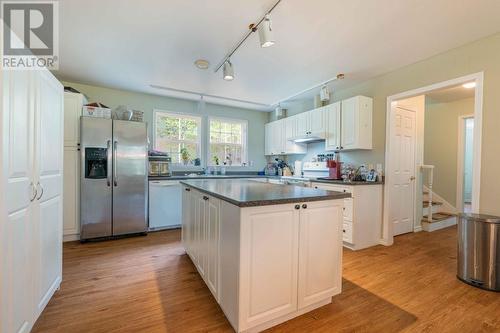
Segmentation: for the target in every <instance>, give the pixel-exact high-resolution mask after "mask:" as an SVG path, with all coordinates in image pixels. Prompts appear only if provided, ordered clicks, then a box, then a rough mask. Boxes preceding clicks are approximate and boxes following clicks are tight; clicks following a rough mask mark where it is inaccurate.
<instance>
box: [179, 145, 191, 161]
mask: <svg viewBox="0 0 500 333" xmlns="http://www.w3.org/2000/svg"><path fill="white" fill-rule="evenodd" d="M189 157H190V156H189V151H188V150H187V148H186V147H184V148H181V159H182V163H184V165H187V164H188V163H189Z"/></svg>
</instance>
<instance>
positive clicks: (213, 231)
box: [205, 197, 220, 299]
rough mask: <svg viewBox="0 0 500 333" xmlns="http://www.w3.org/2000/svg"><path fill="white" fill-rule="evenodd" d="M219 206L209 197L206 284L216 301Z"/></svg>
mask: <svg viewBox="0 0 500 333" xmlns="http://www.w3.org/2000/svg"><path fill="white" fill-rule="evenodd" d="M219 206H220V201H219V200H218V199H216V198H214V197H209V199H208V200H206V205H205V208H206V211H205V225H206V240H207V243H206V244H207V247H206V252H207V265H206V282H207V286H208V288H210V290H211V291H212V294H213V295H214V297H215V298H216V299H218V291H219V287H218V283H219V274H218V273H219V272H218V267H219Z"/></svg>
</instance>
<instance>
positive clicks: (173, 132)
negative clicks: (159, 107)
mask: <svg viewBox="0 0 500 333" xmlns="http://www.w3.org/2000/svg"><path fill="white" fill-rule="evenodd" d="M156 135H157V136H159V137H160V138H167V139H169V140H176V139H178V138H179V119H178V118H173V117H169V116H159V117H157V123H156Z"/></svg>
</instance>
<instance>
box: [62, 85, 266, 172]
mask: <svg viewBox="0 0 500 333" xmlns="http://www.w3.org/2000/svg"><path fill="white" fill-rule="evenodd" d="M63 84H64V85H65V86H71V87H73V88H75V89H76V90H78V91H80V92H82V93H83V94H85V95H86V96H87V98H88V99H89V102H101V103H103V104H105V105H107V106H109V107H111V108H115V107H117V106H119V105H125V106H127V107H128V108H130V109H134V110H140V111H144V121H145V122H147V124H148V132H149V139H150V142H151V145H152V144H153V136H152V133H153V110H155V109H161V110H166V111H174V112H181V113H188V114H195V115H201V116H202V117H203V119H204V124H205V125H206V119H207V117H208V116H218V117H226V118H235V119H244V120H247V121H248V161H253V164H254V166H253V167H246V168H244V170H248V171H250V170H262V169H263V168H264V166H265V163H266V159H265V157H264V124H265V123H266V122H267V120H268V114H267V112H260V111H254V110H247V109H241V108H234V107H228V106H223V105H215V104H209V103H206V104H205V105H204V107H199V105H198V104H199V103H198V102H197V101H190V100H184V99H179V98H171V97H166V96H158V95H151V94H144V93H136V92H131V91H126V90H119V89H111V88H105V87H99V86H93V85H87V84H80V83H75V82H67V81H63ZM205 133H206V126H204V127H203V128H202V138H206V135H205ZM202 141H205V140H203V139H202ZM202 145H203V142H202ZM202 154H203V156H202V157H205V155H206V154H204V153H203V149H202ZM205 159H206V158H205ZM233 169H237V167H233Z"/></svg>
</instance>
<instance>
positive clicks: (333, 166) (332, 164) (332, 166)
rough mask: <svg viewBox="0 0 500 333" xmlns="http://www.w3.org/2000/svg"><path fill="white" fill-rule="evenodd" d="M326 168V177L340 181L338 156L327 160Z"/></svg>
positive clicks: (340, 169) (340, 173) (340, 163)
mask: <svg viewBox="0 0 500 333" xmlns="http://www.w3.org/2000/svg"><path fill="white" fill-rule="evenodd" d="M326 166H327V167H328V177H329V178H330V179H334V180H341V179H342V162H340V157H339V154H336V155H335V159H334V160H333V159H332V160H330V159H329V160H327V161H326Z"/></svg>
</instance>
